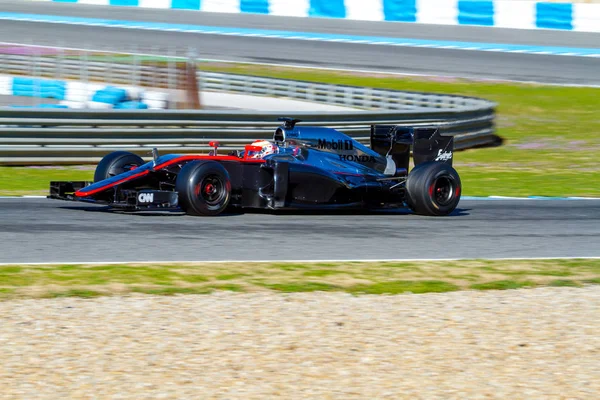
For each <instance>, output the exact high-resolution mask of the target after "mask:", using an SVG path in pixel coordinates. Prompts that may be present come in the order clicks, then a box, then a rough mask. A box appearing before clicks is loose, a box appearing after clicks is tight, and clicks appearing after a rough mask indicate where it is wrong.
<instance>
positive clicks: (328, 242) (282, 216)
mask: <svg viewBox="0 0 600 400" xmlns="http://www.w3.org/2000/svg"><path fill="white" fill-rule="evenodd" d="M0 243H2V245H1V247H0V249H1V252H0V262H2V263H25V262H65V263H68V262H95V261H106V262H125V261H155V260H157V261H205V260H315V259H321V260H331V259H433V258H505V257H508V258H513V257H517V258H518V257H522V258H527V257H600V200H463V201H461V203H460V204H459V207H458V209H457V211H456V212H455V213H454V214H453V215H451V216H449V217H443V218H434V217H420V216H415V215H410V214H408V211H405V210H404V211H402V210H400V211H396V212H385V213H371V214H369V213H358V214H352V213H342V214H331V213H320V214H315V213H313V214H298V213H279V214H273V213H246V214H237V215H226V216H220V217H207V218H202V217H191V216H187V215H184V214H182V213H180V212H165V213H162V214H152V213H147V212H146V213H133V214H131V213H130V214H126V213H122V212H110V211H107V209H106V207H103V206H97V205H90V204H83V203H71V202H64V201H60V200H49V199H28V198H0Z"/></svg>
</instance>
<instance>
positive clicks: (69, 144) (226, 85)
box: [0, 51, 497, 164]
mask: <svg viewBox="0 0 600 400" xmlns="http://www.w3.org/2000/svg"><path fill="white" fill-rule="evenodd" d="M92 57H93V55H89V54H86V55H82V54H81V53H79V54H78V55H73V54H70V53H68V52H67V51H64V52H58V54H57V53H56V52H54V53H52V54H51V55H43V56H42V55H40V54H35V53H34V54H29V55H15V54H0V63H1V64H0V65H3V68H4V70H5V71H7V72H8V73H11V74H16V75H28V76H37V77H52V78H60V79H66V78H73V79H79V80H84V81H101V82H106V83H110V84H127V85H136V86H148V87H155V88H156V87H163V88H167V89H176V88H177V82H179V81H180V79H182V74H183V68H181V67H180V66H178V60H177V59H169V60H166V61H164V62H155V61H152V62H151V65H148V64H147V63H146V64H144V63H143V62H142V61H141V60H138V61H136V58H135V57H128V58H127V59H126V60H127V62H117V61H116V60H118V58H116V57H113V58H112V59H111V60H110V61H101V60H96V59H92ZM132 60H133V61H132ZM32 71H34V72H32ZM198 78H199V82H200V85H201V89H202V90H205V91H219V92H230V93H243V94H249V95H258V96H270V97H286V98H292V99H301V100H307V101H313V102H321V103H327V104H337V105H344V106H348V107H355V108H357V109H360V110H356V111H348V112H296V113H293V115H286V116H291V117H296V118H300V119H302V120H303V121H304V122H303V123H304V124H310V125H318V126H329V127H333V128H338V129H340V130H341V131H343V132H345V133H347V134H349V135H351V136H353V137H355V138H357V139H358V140H359V141H361V142H363V143H366V142H368V136H369V129H370V125H371V124H376V123H381V124H399V125H410V126H414V125H436V126H439V127H440V128H441V131H442V133H443V134H447V135H453V136H455V143H456V147H457V148H458V149H461V148H468V147H473V146H480V145H485V144H490V143H493V142H494V141H496V139H497V138H496V137H495V136H494V135H493V122H494V107H495V104H494V103H492V102H489V101H486V100H482V99H477V98H471V97H463V96H451V95H437V94H430V93H417V92H403V91H394V90H384V89H372V88H360V87H352V86H343V85H329V84H322V83H311V82H299V81H291V80H282V79H272V78H264V77H252V76H244V75H232V74H220V73H210V72H203V71H200V72H199V75H198ZM280 116H283V115H281V114H280V113H277V114H276V113H273V112H248V111H209V110H160V111H154V110H153V111H147V110H140V111H126V110H43V109H0V164H34V163H35V164H52V163H54V164H73V163H82V162H96V161H98V160H99V159H100V158H101V157H102V156H103V155H104V154H106V153H108V152H110V151H112V150H114V149H116V148H119V149H128V150H130V151H132V152H134V153H137V154H140V155H142V156H144V155H148V153H149V152H150V151H151V148H152V147H159V148H161V149H162V150H163V151H168V152H176V153H193V152H201V151H207V150H208V149H209V147H208V142H209V141H211V140H219V141H220V142H221V145H222V147H223V151H227V150H233V149H240V148H242V147H243V145H244V144H246V143H248V142H249V141H251V140H253V139H259V138H270V137H271V136H272V132H273V129H274V128H275V127H276V126H277V125H278V123H277V117H280Z"/></svg>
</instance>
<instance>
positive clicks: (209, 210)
mask: <svg viewBox="0 0 600 400" xmlns="http://www.w3.org/2000/svg"><path fill="white" fill-rule="evenodd" d="M175 190H176V191H177V193H178V194H179V206H180V207H181V209H182V210H183V211H185V212H186V213H187V214H190V215H209V216H212V215H218V214H220V213H222V212H223V211H225V209H226V208H227V205H228V204H229V200H230V198H231V182H230V180H229V173H228V172H227V170H226V169H225V168H224V167H223V166H222V165H221V164H219V163H218V162H215V161H192V162H190V163H188V164H186V165H185V166H184V167H183V168H182V169H181V171H180V172H179V175H177V180H176V181H175Z"/></svg>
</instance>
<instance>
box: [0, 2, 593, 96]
mask: <svg viewBox="0 0 600 400" xmlns="http://www.w3.org/2000/svg"><path fill="white" fill-rule="evenodd" d="M0 11H3V12H21V13H35V14H44V15H61V16H65V17H88V18H103V19H106V20H110V19H115V20H116V19H118V20H137V21H148V22H161V23H163V22H164V23H167V22H168V23H180V24H184V23H187V24H197V25H210V26H229V27H236V28H260V29H270V30H274V29H280V30H283V29H285V30H287V31H298V32H319V33H331V34H339V33H346V34H348V33H351V34H355V35H365V36H385V37H401V38H413V39H426V40H441V41H478V42H482V43H484V42H486V43H504V44H523V45H540V46H568V47H578V48H599V45H598V44H599V43H600V34H598V33H583V32H554V31H547V30H539V31H523V30H515V29H499V28H494V29H490V28H480V27H467V26H441V25H419V24H403V23H389V22H364V21H343V20H333V19H311V18H292V17H272V16H261V15H239V14H216V13H206V14H205V13H196V12H189V11H188V12H186V11H178V10H152V9H139V8H138V9H135V13H134V12H132V10H131V9H129V8H121V7H95V6H81V5H76V4H75V5H73V4H59V3H50V2H48V3H40V2H18V3H16V4H15V3H14V2H13V3H7V2H6V1H5V0H0ZM133 32H135V31H132V30H131V29H122V28H109V27H97V26H96V27H94V26H77V25H57V24H51V23H32V22H18V21H2V22H1V24H0V38H1V39H0V40H1V41H3V42H15V43H35V44H46V45H53V46H56V45H60V44H63V45H65V46H69V47H80V48H93V49H104V50H122V51H133V48H134V47H133V46H134V44H135V46H137V48H138V49H141V48H143V49H145V51H146V52H157V53H163V54H164V53H165V49H168V48H172V47H179V48H194V49H195V50H196V52H197V54H198V55H199V57H200V58H204V59H222V60H234V61H245V62H263V63H278V64H293V65H304V66H314V67H333V68H345V69H361V70H379V71H385V72H395V73H409V74H411V73H412V74H415V73H416V74H427V75H442V76H460V77H470V78H492V79H511V80H519V81H539V82H549V83H559V84H580V85H600V75H599V74H598V71H599V70H600V58H586V57H574V56H556V55H545V54H519V53H506V52H505V53H503V52H494V51H485V52H484V51H468V50H453V49H435V48H417V47H392V46H385V45H370V44H357V43H335V42H318V41H314V42H313V41H306V40H304V41H302V40H292V39H276V38H260V37H240V36H222V35H210V34H200V33H185V32H166V31H146V30H144V31H140V33H138V34H135V33H133ZM599 52H600V50H599Z"/></svg>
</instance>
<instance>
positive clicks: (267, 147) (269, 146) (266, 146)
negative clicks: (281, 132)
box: [249, 140, 277, 158]
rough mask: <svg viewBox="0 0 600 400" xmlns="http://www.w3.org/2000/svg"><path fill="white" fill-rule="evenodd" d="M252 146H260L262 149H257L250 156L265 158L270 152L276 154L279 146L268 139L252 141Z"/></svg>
mask: <svg viewBox="0 0 600 400" xmlns="http://www.w3.org/2000/svg"><path fill="white" fill-rule="evenodd" d="M252 146H255V147H260V148H261V149H260V151H256V152H255V153H253V154H251V155H250V156H249V158H265V157H266V156H268V155H269V154H274V153H276V152H277V146H276V145H274V144H273V143H271V142H269V141H268V140H256V141H255V142H254V143H252Z"/></svg>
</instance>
